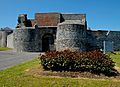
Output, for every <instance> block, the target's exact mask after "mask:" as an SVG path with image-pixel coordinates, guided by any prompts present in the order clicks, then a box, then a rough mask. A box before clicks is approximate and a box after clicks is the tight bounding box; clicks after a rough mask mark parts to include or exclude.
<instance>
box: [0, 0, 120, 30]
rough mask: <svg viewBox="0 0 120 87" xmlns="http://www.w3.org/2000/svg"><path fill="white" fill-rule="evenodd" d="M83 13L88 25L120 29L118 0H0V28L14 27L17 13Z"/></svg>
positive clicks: (119, 0)
mask: <svg viewBox="0 0 120 87" xmlns="http://www.w3.org/2000/svg"><path fill="white" fill-rule="evenodd" d="M38 12H61V13H85V14H86V15H87V22H88V27H91V28H92V29H102V30H104V29H105V30H107V29H109V30H114V31H116V30H117V31H120V0H1V1H0V28H4V27H10V28H15V26H16V24H17V17H18V15H19V14H23V13H26V14H28V18H32V19H33V18H34V14H35V13H38Z"/></svg>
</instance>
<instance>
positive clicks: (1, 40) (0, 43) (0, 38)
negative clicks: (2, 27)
mask: <svg viewBox="0 0 120 87" xmlns="http://www.w3.org/2000/svg"><path fill="white" fill-rule="evenodd" d="M6 46H7V32H6V31H0V47H6Z"/></svg>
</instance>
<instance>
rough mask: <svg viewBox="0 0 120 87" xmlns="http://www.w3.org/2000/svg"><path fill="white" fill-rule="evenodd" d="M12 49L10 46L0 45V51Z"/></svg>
mask: <svg viewBox="0 0 120 87" xmlns="http://www.w3.org/2000/svg"><path fill="white" fill-rule="evenodd" d="M6 50H12V48H6V47H0V51H6Z"/></svg>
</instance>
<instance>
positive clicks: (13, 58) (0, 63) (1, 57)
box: [0, 50, 40, 70]
mask: <svg viewBox="0 0 120 87" xmlns="http://www.w3.org/2000/svg"><path fill="white" fill-rule="evenodd" d="M39 54H40V53H30V52H16V51H14V50H9V51H0V70H3V69H6V68H10V67H12V66H15V65H17V64H20V63H23V62H25V61H28V60H31V59H33V58H35V57H37V56H38V55H39Z"/></svg>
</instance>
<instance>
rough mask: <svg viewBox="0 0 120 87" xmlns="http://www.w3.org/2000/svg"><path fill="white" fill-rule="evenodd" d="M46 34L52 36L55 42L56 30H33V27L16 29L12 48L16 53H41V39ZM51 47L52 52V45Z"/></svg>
mask: <svg viewBox="0 0 120 87" xmlns="http://www.w3.org/2000/svg"><path fill="white" fill-rule="evenodd" d="M47 34H52V35H53V36H54V40H55V38H56V29H48V28H38V29H37V28H36V29H35V28H34V27H25V28H17V29H16V30H15V32H14V34H13V42H14V44H13V45H14V48H15V50H17V51H18V52H22V51H25V52H41V51H43V49H42V45H43V44H42V37H43V36H44V35H47ZM51 47H52V48H51V49H52V50H55V48H54V44H53V46H51Z"/></svg>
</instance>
